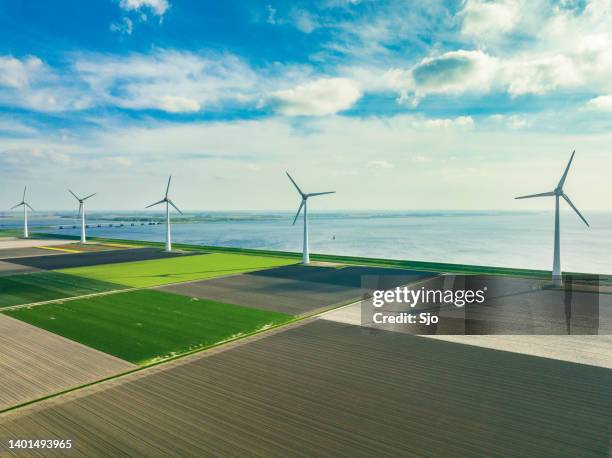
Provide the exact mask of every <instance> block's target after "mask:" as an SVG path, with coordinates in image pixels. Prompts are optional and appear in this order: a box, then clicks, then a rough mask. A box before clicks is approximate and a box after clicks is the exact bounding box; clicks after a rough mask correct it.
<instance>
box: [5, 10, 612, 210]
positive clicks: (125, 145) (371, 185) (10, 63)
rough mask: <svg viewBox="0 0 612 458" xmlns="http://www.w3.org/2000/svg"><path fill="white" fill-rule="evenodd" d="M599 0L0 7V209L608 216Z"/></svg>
mask: <svg viewBox="0 0 612 458" xmlns="http://www.w3.org/2000/svg"><path fill="white" fill-rule="evenodd" d="M610 127H612V0H581V1H572V0H556V1H551V0H498V1H485V0H463V1H450V0H445V1H439V0H423V1H410V2H408V1H403V0H397V1H384V0H379V1H375V0H310V1H280V0H264V1H257V0H224V1H222V2H220V1H205V0H89V1H87V2H83V1H82V0H57V1H54V2H41V1H37V0H0V196H1V197H0V207H5V208H9V207H10V206H12V205H13V204H15V203H17V202H18V201H19V200H20V197H21V193H22V190H23V187H24V186H25V185H27V186H28V189H29V191H28V196H29V201H30V203H31V205H32V206H33V207H34V208H35V209H37V210H52V209H54V210H59V209H70V208H72V207H74V206H75V205H76V202H75V201H74V199H73V197H72V196H70V194H68V192H67V189H68V188H71V189H73V190H74V191H75V192H77V193H79V194H89V193H92V192H97V193H98V194H97V195H96V196H95V198H92V199H91V201H90V203H89V208H90V209H93V210H96V209H99V210H111V209H116V210H134V209H142V208H143V207H144V206H145V205H147V204H149V203H151V202H154V201H157V200H159V198H161V197H162V195H163V192H164V188H165V183H166V181H167V177H168V175H169V174H173V176H174V181H173V187H172V190H171V194H172V197H173V198H174V200H175V202H176V203H177V205H179V206H180V207H182V208H184V209H187V210H240V209H242V210H288V209H294V208H295V207H296V206H297V204H298V203H299V201H298V196H297V193H296V192H295V190H294V189H293V188H292V186H291V183H290V182H289V180H288V179H287V177H286V175H285V171H289V172H290V173H292V175H293V176H294V178H295V179H296V181H297V182H298V184H299V185H300V186H301V187H302V188H303V190H304V191H306V192H317V191H328V190H335V191H337V194H335V195H333V196H325V197H321V198H318V200H317V201H316V203H315V204H314V205H311V209H312V210H313V211H316V210H334V209H343V210H359V209H364V210H365V209H368V210H424V209H451V210H476V209H499V210H528V209H552V206H553V202H552V201H551V200H549V199H533V200H530V201H524V200H523V201H516V200H514V199H513V197H514V196H517V195H521V194H530V193H536V192H545V191H550V190H552V189H553V188H554V187H555V185H556V183H557V181H558V180H559V178H560V176H561V174H562V172H563V169H564V167H565V164H566V162H567V160H568V159H569V156H570V154H571V152H572V150H574V149H575V150H576V151H577V152H576V158H575V161H574V165H573V167H572V170H571V172H570V175H569V177H568V179H567V182H566V191H567V193H568V194H569V195H570V196H571V198H572V200H573V202H574V203H575V204H576V205H577V206H578V207H579V208H580V209H581V210H584V211H611V210H612V199H610V197H611V196H612V184H611V183H612V180H610V176H611V172H612V154H611V153H612V131H611V129H610Z"/></svg>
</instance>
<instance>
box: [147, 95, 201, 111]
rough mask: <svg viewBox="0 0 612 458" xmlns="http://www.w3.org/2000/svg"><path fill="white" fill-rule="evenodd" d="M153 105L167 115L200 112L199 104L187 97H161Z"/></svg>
mask: <svg viewBox="0 0 612 458" xmlns="http://www.w3.org/2000/svg"><path fill="white" fill-rule="evenodd" d="M154 104H155V105H156V106H157V107H158V108H160V109H162V110H164V111H167V112H169V113H190V112H194V111H199V110H200V104H199V103H198V102H197V101H195V100H193V99H189V98H187V97H175V96H171V95H166V96H161V97H159V99H158V101H157V102H156V103H154Z"/></svg>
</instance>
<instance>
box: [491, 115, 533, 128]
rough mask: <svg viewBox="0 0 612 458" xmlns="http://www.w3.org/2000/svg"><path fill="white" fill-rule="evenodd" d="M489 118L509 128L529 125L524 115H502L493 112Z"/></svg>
mask: <svg viewBox="0 0 612 458" xmlns="http://www.w3.org/2000/svg"><path fill="white" fill-rule="evenodd" d="M490 119H491V120H492V121H493V122H495V123H498V124H501V125H503V126H506V127H509V128H511V129H524V128H526V127H530V125H531V124H530V122H529V121H528V120H527V119H525V117H523V116H520V115H515V114H513V115H502V114H494V115H491V116H490Z"/></svg>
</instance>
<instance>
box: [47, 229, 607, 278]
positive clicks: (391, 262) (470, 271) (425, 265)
mask: <svg viewBox="0 0 612 458" xmlns="http://www.w3.org/2000/svg"><path fill="white" fill-rule="evenodd" d="M38 235H40V236H44V237H48V238H60V239H64V240H78V237H76V236H70V235H62V234H48V233H39V234H38ZM90 240H92V241H98V242H102V243H106V242H109V243H131V244H138V245H139V246H151V247H159V248H163V246H164V243H163V242H152V241H141V240H129V239H112V238H106V237H90ZM173 246H174V247H176V248H181V249H185V250H194V251H207V252H212V253H241V254H253V255H257V256H273V257H287V258H295V259H296V260H299V259H301V257H302V254H301V253H299V252H293V251H274V250H263V249H255V248H235V247H219V246H211V245H193V244H186V243H173ZM310 258H311V260H312V261H323V262H338V263H343V264H350V265H362V266H377V267H394V268H398V269H413V270H422V271H427V272H437V273H450V274H465V275H479V274H483V275H496V276H516V277H528V278H535V279H539V278H541V279H544V280H547V279H549V278H550V276H551V271H549V270H538V269H519V268H511V267H495V266H480V265H469V264H452V263H440V262H429V261H410V260H401V259H384V258H370V257H363V256H343V255H333V254H322V253H311V255H310ZM564 275H572V276H574V277H585V276H590V275H596V276H598V277H599V278H600V280H601V281H602V282H605V283H606V284H612V275H604V274H594V273H585V272H564Z"/></svg>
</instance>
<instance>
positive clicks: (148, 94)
mask: <svg viewBox="0 0 612 458" xmlns="http://www.w3.org/2000/svg"><path fill="white" fill-rule="evenodd" d="M74 68H75V71H76V73H77V75H78V76H79V77H80V78H82V79H83V80H84V81H85V82H87V83H88V84H89V86H90V88H91V90H92V92H93V93H94V94H96V97H97V98H98V99H99V100H100V103H104V104H110V105H117V106H120V107H123V108H128V109H158V110H163V111H167V112H170V113H182V112H187V113H189V112H194V111H198V110H200V109H201V108H202V107H207V108H212V107H215V106H219V104H220V103H222V102H228V101H229V102H231V101H233V102H234V103H243V102H245V101H251V102H253V103H254V101H255V100H256V98H257V96H258V92H257V91H258V89H259V87H258V84H259V83H260V82H261V77H260V76H259V75H257V74H256V73H255V72H254V71H253V70H252V69H251V68H250V67H249V65H248V64H246V63H245V62H243V61H242V60H241V59H239V58H238V57H235V56H232V55H211V56H209V57H207V56H202V55H197V54H193V53H190V52H178V51H169V50H156V51H154V52H152V53H151V54H147V55H145V54H132V55H128V56H121V57H117V56H104V55H98V54H95V55H84V56H81V57H80V58H79V59H77V61H76V62H75V64H74Z"/></svg>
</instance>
